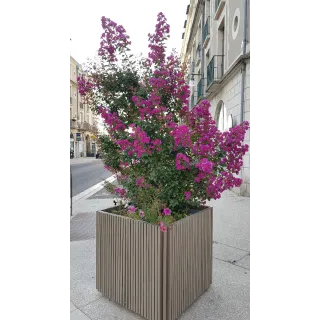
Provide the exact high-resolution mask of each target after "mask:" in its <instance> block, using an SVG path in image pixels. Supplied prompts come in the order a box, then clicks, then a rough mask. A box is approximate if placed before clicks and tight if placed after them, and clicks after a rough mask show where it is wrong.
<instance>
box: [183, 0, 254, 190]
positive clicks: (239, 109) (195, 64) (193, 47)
mask: <svg viewBox="0 0 320 320" xmlns="http://www.w3.org/2000/svg"><path fill="white" fill-rule="evenodd" d="M249 5H250V0H190V4H189V5H188V7H187V12H186V14H187V20H186V21H185V23H184V28H185V32H184V33H183V35H182V37H183V44H182V50H181V59H182V61H183V62H185V63H187V66H188V72H189V81H190V91H191V93H190V100H189V107H190V108H192V107H193V106H194V105H196V104H197V103H199V102H200V101H201V100H202V99H207V100H209V101H210V104H211V110H210V111H211V113H212V116H213V118H214V119H215V120H216V122H217V125H218V128H219V129H220V130H222V131H224V130H228V129H229V128H230V127H232V126H235V125H238V124H240V123H241V122H243V121H249V122H250V14H249V13H250V9H249ZM245 143H246V144H248V145H249V152H248V153H247V154H246V155H245V156H244V165H243V168H242V171H241V173H240V175H239V176H240V177H241V178H242V179H243V183H242V185H241V187H239V188H234V190H233V191H234V192H236V193H237V194H241V195H244V196H250V129H249V130H248V132H247V134H246V137H245Z"/></svg>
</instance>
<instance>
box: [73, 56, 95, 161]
mask: <svg viewBox="0 0 320 320" xmlns="http://www.w3.org/2000/svg"><path fill="white" fill-rule="evenodd" d="M82 74H84V72H83V70H82V67H81V65H80V64H79V63H78V62H77V61H76V60H75V59H74V58H73V57H71V56H70V149H73V151H74V157H75V158H79V157H86V156H93V155H94V154H95V153H96V152H97V141H96V140H97V139H96V138H97V133H98V127H97V123H96V122H97V118H96V116H95V114H94V113H93V112H92V111H91V109H90V107H89V106H88V105H87V104H85V103H84V102H83V99H82V98H81V95H80V94H79V92H78V84H77V77H78V76H80V75H82ZM79 139H80V141H78V140H79Z"/></svg>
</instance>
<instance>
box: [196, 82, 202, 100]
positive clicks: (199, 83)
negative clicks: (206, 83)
mask: <svg viewBox="0 0 320 320" xmlns="http://www.w3.org/2000/svg"><path fill="white" fill-rule="evenodd" d="M197 93H198V99H199V98H201V97H202V79H200V81H199V82H198V85H197Z"/></svg>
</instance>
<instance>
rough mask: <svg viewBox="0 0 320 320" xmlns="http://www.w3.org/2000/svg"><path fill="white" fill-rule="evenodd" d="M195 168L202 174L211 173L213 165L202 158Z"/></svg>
mask: <svg viewBox="0 0 320 320" xmlns="http://www.w3.org/2000/svg"><path fill="white" fill-rule="evenodd" d="M195 167H196V168H198V169H199V170H200V171H202V172H205V173H211V172H212V167H213V163H212V162H211V161H209V160H208V159H206V158H203V159H201V160H200V161H199V162H198V163H197V164H196V165H195Z"/></svg>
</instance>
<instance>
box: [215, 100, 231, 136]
mask: <svg viewBox="0 0 320 320" xmlns="http://www.w3.org/2000/svg"><path fill="white" fill-rule="evenodd" d="M216 119H217V120H216V121H217V125H218V129H219V130H220V131H226V130H228V129H229V126H228V117H227V108H226V106H225V105H224V103H223V101H220V102H219V103H218V106H217V110H216Z"/></svg>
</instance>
